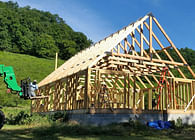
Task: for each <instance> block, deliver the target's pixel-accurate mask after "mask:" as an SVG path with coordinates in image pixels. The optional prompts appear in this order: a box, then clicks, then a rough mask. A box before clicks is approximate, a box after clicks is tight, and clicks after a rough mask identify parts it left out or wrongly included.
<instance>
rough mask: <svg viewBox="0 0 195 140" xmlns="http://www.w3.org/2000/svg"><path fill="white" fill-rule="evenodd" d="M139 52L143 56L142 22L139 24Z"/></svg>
mask: <svg viewBox="0 0 195 140" xmlns="http://www.w3.org/2000/svg"><path fill="white" fill-rule="evenodd" d="M140 26H141V27H140V52H141V56H143V52H144V50H143V49H144V48H143V23H141V25H140Z"/></svg>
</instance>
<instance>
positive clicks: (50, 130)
mask: <svg viewBox="0 0 195 140" xmlns="http://www.w3.org/2000/svg"><path fill="white" fill-rule="evenodd" d="M194 137H195V127H190V128H186V129H176V130H175V129H171V130H154V129H151V128H147V127H146V126H142V127H140V126H139V127H131V126H129V125H124V124H120V125H117V124H114V125H109V126H105V127H94V126H80V125H67V124H52V125H51V126H42V127H35V128H21V129H3V130H1V131H0V139H6V140H11V139H20V140H29V139H35V140H45V139H46V140H59V139H72V140H81V139H90V140H118V139H135V140H140V139H141V140H149V139H165V140H166V139H175V140H176V139H177V140H179V139H193V138H194Z"/></svg>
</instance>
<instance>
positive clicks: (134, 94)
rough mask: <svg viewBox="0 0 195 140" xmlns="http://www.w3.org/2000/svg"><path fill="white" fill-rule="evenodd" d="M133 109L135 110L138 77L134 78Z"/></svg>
mask: <svg viewBox="0 0 195 140" xmlns="http://www.w3.org/2000/svg"><path fill="white" fill-rule="evenodd" d="M133 79H134V81H133V83H134V84H133V109H135V96H136V75H135V74H134V76H133Z"/></svg>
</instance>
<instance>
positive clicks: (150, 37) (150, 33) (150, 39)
mask: <svg viewBox="0 0 195 140" xmlns="http://www.w3.org/2000/svg"><path fill="white" fill-rule="evenodd" d="M149 26H150V28H149V47H150V49H149V51H150V58H151V60H152V16H150V17H149Z"/></svg>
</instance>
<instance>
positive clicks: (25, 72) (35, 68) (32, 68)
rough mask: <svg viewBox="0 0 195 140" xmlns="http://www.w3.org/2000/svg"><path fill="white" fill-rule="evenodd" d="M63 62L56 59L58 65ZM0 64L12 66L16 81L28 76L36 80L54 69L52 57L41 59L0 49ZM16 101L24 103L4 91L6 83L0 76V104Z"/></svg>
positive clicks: (10, 103)
mask: <svg viewBox="0 0 195 140" xmlns="http://www.w3.org/2000/svg"><path fill="white" fill-rule="evenodd" d="M62 63H64V61H63V60H60V59H59V60H58V66H59V65H61V64H62ZM0 64H4V65H5V66H12V67H13V68H14V71H15V75H16V79H17V82H18V83H19V84H20V80H22V79H25V78H27V77H30V78H31V79H32V80H33V79H36V80H37V81H38V82H39V81H40V80H42V79H43V78H44V77H45V76H47V75H48V74H49V73H51V72H52V71H53V70H54V64H55V60H54V59H43V58H37V57H34V56H29V55H24V54H15V53H10V52H2V51H0ZM18 103H25V102H23V100H21V99H19V98H17V96H16V95H10V94H7V93H6V85H5V84H4V82H3V78H2V77H1V78H0V105H12V106H14V105H16V104H18Z"/></svg>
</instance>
